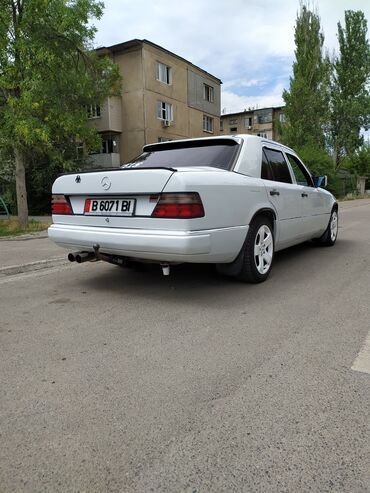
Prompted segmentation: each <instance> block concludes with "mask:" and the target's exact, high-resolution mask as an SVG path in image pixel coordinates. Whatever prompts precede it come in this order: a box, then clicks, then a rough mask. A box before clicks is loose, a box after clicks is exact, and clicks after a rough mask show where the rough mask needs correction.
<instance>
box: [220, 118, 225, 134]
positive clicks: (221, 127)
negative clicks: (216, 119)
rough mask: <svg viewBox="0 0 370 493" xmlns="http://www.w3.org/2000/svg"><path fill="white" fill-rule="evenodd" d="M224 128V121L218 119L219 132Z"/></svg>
mask: <svg viewBox="0 0 370 493" xmlns="http://www.w3.org/2000/svg"><path fill="white" fill-rule="evenodd" d="M223 129H224V122H223V121H222V120H220V130H221V132H222V131H223Z"/></svg>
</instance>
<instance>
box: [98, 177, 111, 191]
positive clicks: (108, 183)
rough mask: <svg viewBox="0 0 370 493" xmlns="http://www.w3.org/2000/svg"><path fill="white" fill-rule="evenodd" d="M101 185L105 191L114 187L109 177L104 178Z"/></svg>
mask: <svg viewBox="0 0 370 493" xmlns="http://www.w3.org/2000/svg"><path fill="white" fill-rule="evenodd" d="M100 183H101V186H102V187H103V188H104V190H109V189H110V186H111V185H112V183H111V181H110V179H109V178H108V176H104V177H103V178H102V180H101V182H100Z"/></svg>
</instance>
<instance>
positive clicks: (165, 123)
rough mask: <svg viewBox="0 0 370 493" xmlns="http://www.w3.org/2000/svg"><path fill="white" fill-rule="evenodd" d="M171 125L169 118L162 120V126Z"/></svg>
mask: <svg viewBox="0 0 370 493" xmlns="http://www.w3.org/2000/svg"><path fill="white" fill-rule="evenodd" d="M170 125H171V122H170V120H162V126H163V127H169V126H170Z"/></svg>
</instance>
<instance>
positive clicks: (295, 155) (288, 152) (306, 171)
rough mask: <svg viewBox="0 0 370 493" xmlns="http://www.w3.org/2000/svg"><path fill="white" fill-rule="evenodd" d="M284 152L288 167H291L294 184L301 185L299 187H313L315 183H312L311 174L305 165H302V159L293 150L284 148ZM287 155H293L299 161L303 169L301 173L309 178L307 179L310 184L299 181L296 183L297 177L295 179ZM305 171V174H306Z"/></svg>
mask: <svg viewBox="0 0 370 493" xmlns="http://www.w3.org/2000/svg"><path fill="white" fill-rule="evenodd" d="M284 154H285V155H286V156H285V158H286V161H287V162H288V165H289V168H290V169H291V172H292V173H293V177H294V181H295V182H296V185H298V186H301V187H309V188H315V185H314V183H313V180H312V175H311V173H310V172H309V171H308V169H307V168H306V166H305V165H304V163H303V161H302V160H301V159H300V158H299V156H297V154H295V153H294V152H290V151H285V150H284ZM289 155H290V156H293V157H295V158H296V159H297V161H298V162H299V164H300V165H301V166H302V168H303V169H304V171H302V173H303V174H304V175H305V178H306V179H307V178H309V181H310V183H311V185H300V184H299V183H297V179H296V176H295V174H294V170H293V168H292V166H291V164H290V161H289V158H288V156H289ZM298 166H299V165H298ZM306 173H307V176H306Z"/></svg>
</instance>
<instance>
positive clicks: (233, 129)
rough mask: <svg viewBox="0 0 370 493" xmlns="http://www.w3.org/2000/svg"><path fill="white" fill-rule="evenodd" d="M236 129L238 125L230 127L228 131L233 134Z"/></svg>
mask: <svg viewBox="0 0 370 493" xmlns="http://www.w3.org/2000/svg"><path fill="white" fill-rule="evenodd" d="M237 131H238V127H230V133H232V134H235V133H237Z"/></svg>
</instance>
